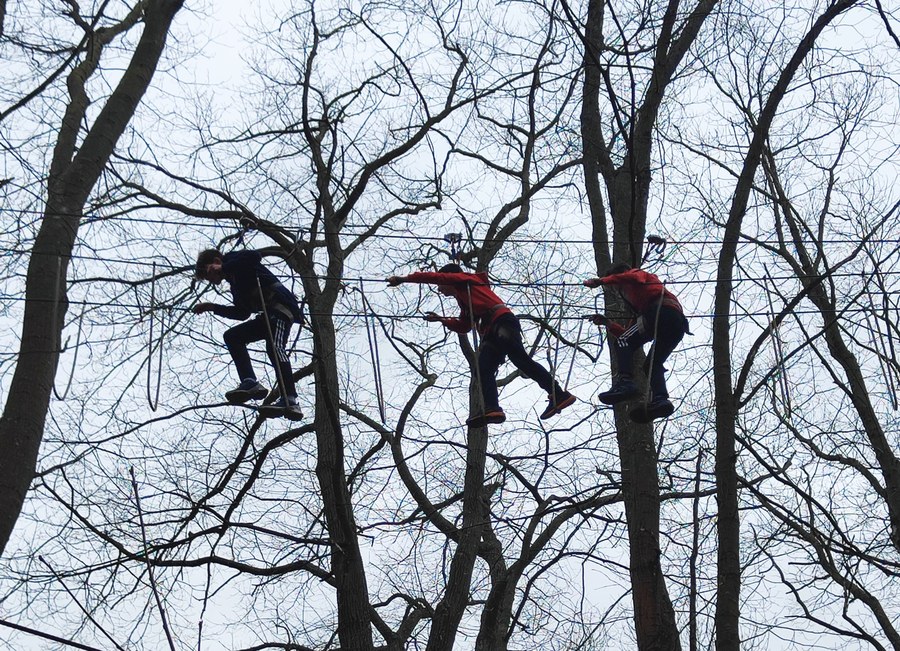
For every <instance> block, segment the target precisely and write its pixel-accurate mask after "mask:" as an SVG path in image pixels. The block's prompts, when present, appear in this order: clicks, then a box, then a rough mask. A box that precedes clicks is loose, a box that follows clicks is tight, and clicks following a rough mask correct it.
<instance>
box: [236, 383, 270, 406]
mask: <svg viewBox="0 0 900 651" xmlns="http://www.w3.org/2000/svg"><path fill="white" fill-rule="evenodd" d="M267 395H269V390H268V389H267V388H266V387H264V386H263V385H261V384H260V383H259V382H258V381H257V380H255V379H253V378H247V379H244V380H241V383H240V384H239V385H238V387H237V388H236V389H232V390H231V391H228V392H226V393H225V400H227V401H228V402H230V403H231V404H233V405H242V404H244V403H245V402H247V401H248V400H262V399H263V398H265V397H266V396H267Z"/></svg>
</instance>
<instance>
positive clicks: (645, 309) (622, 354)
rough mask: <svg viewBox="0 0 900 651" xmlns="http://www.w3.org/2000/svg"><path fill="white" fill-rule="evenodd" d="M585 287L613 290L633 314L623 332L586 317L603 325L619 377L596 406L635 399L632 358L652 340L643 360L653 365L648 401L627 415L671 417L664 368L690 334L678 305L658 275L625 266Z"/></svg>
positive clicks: (606, 320)
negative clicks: (610, 338) (613, 351)
mask: <svg viewBox="0 0 900 651" xmlns="http://www.w3.org/2000/svg"><path fill="white" fill-rule="evenodd" d="M584 285H585V287H592V288H595V287H600V286H601V285H605V286H607V287H614V288H616V289H617V290H618V292H619V294H620V295H621V296H622V299H623V300H624V301H625V304H626V305H628V306H629V307H630V308H631V311H632V312H633V313H634V319H633V320H632V321H631V323H630V324H629V325H628V326H627V327H625V326H622V325H620V324H618V323H616V322H615V321H611V320H610V319H609V318H607V317H605V316H603V315H600V314H594V315H592V316H591V317H590V318H591V319H592V320H593V322H594V323H595V324H597V325H601V326H606V329H607V331H608V332H609V334H610V335H611V336H612V337H613V338H614V339H615V342H616V346H615V355H616V361H617V362H618V374H617V376H616V377H615V378H614V379H613V385H612V388H610V389H609V390H608V391H604V392H603V393H601V394H599V396H598V397H599V398H600V402H602V403H604V404H607V405H616V404H619V403H620V402H623V401H625V400H628V399H630V398H634V397H636V396H637V395H638V388H637V385H636V384H635V383H634V379H633V376H632V369H633V359H632V358H633V356H634V352H635V351H636V350H637V349H638V348H641V347H642V346H643V345H644V344H645V343H647V342H648V341H653V348H652V349H651V351H650V353H649V355H648V358H649V360H650V361H651V362H652V365H651V367H650V400H649V402H648V403H647V405H646V407H645V408H644V409H642V408H638V409H635V410H633V411H632V412H631V416H632V418H633V419H635V420H639V421H645V422H646V421H651V420H654V419H656V418H667V417H668V416H671V415H672V413H673V412H674V411H675V407H674V405H672V403H671V402H670V401H669V392H668V390H667V388H666V375H665V371H666V369H665V367H664V366H663V364H664V363H665V361H666V359H668V357H669V355H671V354H672V351H673V350H675V347H676V346H678V344H679V343H681V340H682V339H683V338H684V335H685V333H689V332H690V330H689V329H688V323H687V319H686V318H685V316H684V309H682V307H681V303H679V302H678V299H677V298H676V297H675V294H673V293H672V292H670V291H669V290H667V289H666V288H665V286H664V284H663V282H662V281H661V280H660V279H659V278H658V277H657V276H655V275H653V274H651V273H648V272H646V271H642V270H640V269H632V268H631V267H630V266H629V265H627V264H624V263H622V264H617V265H615V266H613V267H612V268H611V269H609V270H608V271H607V272H606V273H605V274H604V275H603V276H601V277H600V278H590V279H588V280H585V281H584Z"/></svg>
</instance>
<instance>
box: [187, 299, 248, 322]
mask: <svg viewBox="0 0 900 651" xmlns="http://www.w3.org/2000/svg"><path fill="white" fill-rule="evenodd" d="M191 311H192V312H193V313H194V314H203V313H204V312H212V313H213V314H215V315H216V316H221V317H223V318H225V319H234V320H235V321H243V320H244V319H248V318H250V315H251V314H253V313H252V312H251V311H250V310H245V309H242V308H239V307H235V306H234V305H219V304H217V303H197V304H196V305H195V306H194V307H193V309H192V310H191Z"/></svg>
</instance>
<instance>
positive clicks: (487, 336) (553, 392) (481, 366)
mask: <svg viewBox="0 0 900 651" xmlns="http://www.w3.org/2000/svg"><path fill="white" fill-rule="evenodd" d="M387 283H388V285H390V286H391V287H396V286H397V285H399V284H401V283H427V284H430V285H437V289H438V291H439V292H440V293H441V294H444V295H445V296H452V297H453V298H455V299H456V302H457V303H459V309H460V315H459V317H457V318H452V317H442V316H438V315H437V314H435V313H434V312H429V313H428V314H426V315H425V320H426V321H431V322H435V323H440V324H442V325H443V326H444V327H446V328H448V329H449V330H452V331H453V332H459V333H465V332H468V331H469V330H471V329H472V328H473V327H474V328H476V329H477V330H478V333H479V334H480V335H481V346H480V347H479V351H478V361H477V364H478V379H479V384H480V385H481V395H482V399H483V402H484V413H483V414H479V415H476V416H473V417H471V418H469V419H468V420H467V421H466V423H467V424H468V425H469V426H470V427H477V426H480V425H484V424H486V423H502V422H503V421H504V420H506V414H505V413H504V412H503V409H501V408H500V402H499V396H498V392H497V378H496V375H497V370H498V369H499V368H500V365H501V364H502V363H503V360H504V358H506V357H509V361H511V362H512V363H513V364H514V365H515V366H516V368H518V369H519V370H520V371H521V372H522V373H523V375H525V376H526V377H528V378H531V379H532V380H534V381H535V382H537V383H538V385H539V386H540V387H541V388H542V389H543V390H544V391H546V392H547V396H548V404H547V408H546V409H545V410H544V412H543V413H542V414H541V418H542V419H546V418H550V417H551V416H554V415H556V414H558V413H559V412H561V411H562V410H563V409H565V408H566V407H568V406H569V405H571V404H572V403H574V402H575V400H576V398H575V396H573V395H572V394H571V393H569V392H568V391H566V390H564V389H563V388H562V387H561V386H560V385H559V383H558V382H556V381H555V380H554V379H553V376H552V375H550V373H549V372H548V371H547V369H545V368H544V367H543V366H541V365H540V364H538V363H537V362H536V361H534V360H533V359H532V358H531V356H530V355H529V354H528V351H526V350H525V346H524V344H523V343H522V329H521V326H520V325H519V319H518V318H516V315H515V314H513V312H512V310H510V309H509V308H508V307H506V305H504V304H503V301H501V300H500V298H499V297H498V296H497V295H496V294H495V293H494V292H492V291H491V289H490V282H489V280H488V276H487V274H486V273H484V272H482V273H475V274H473V273H466V272H464V271H463V270H462V268H461V267H460V266H459V265H458V264H452V263H451V264H447V265H444V266H443V267H441V269H440V270H439V271H437V272H431V271H420V272H416V273H412V274H409V275H408V276H391V277H390V278H388V279H387ZM470 308H471V309H470Z"/></svg>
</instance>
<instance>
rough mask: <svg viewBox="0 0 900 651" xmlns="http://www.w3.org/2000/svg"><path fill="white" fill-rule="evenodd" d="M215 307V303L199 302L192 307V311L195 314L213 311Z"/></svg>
mask: <svg viewBox="0 0 900 651" xmlns="http://www.w3.org/2000/svg"><path fill="white" fill-rule="evenodd" d="M214 307H215V304H214V303H197V304H196V305H195V306H194V307H193V308H191V312H193V313H194V314H203V313H204V312H212V311H213V308H214Z"/></svg>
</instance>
